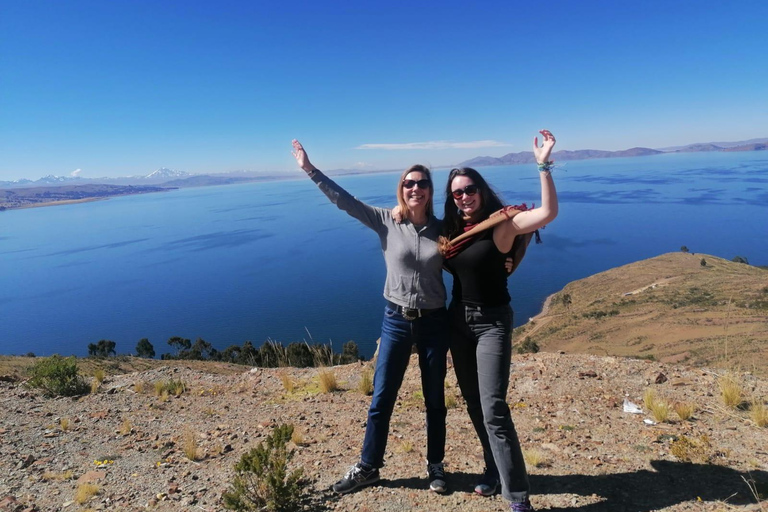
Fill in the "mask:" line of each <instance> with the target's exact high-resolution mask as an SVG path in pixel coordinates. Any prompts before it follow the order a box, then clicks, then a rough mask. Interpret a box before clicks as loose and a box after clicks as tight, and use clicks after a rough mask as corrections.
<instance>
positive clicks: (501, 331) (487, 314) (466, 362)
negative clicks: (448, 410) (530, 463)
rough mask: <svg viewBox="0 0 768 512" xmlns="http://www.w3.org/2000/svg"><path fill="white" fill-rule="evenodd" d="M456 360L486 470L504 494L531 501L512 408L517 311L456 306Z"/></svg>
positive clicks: (452, 311)
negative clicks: (509, 397) (509, 390)
mask: <svg viewBox="0 0 768 512" xmlns="http://www.w3.org/2000/svg"><path fill="white" fill-rule="evenodd" d="M449 315H450V326H451V356H452V357H453V367H454V370H455V371H456V378H457V379H458V381H459V387H460V388H461V394H462V396H463V397H464V400H466V402H467V412H468V413H469V417H470V419H471V420H472V424H473V425H474V427H475V432H477V437H479V438H480V443H481V444H482V445H483V456H484V458H485V466H486V469H487V470H488V471H489V472H490V473H491V474H494V473H495V474H496V475H498V477H499V480H500V481H501V492H502V495H503V496H504V497H505V498H506V499H508V500H510V501H515V502H521V501H525V500H526V499H527V498H528V490H529V486H528V474H527V473H526V471H525V460H524V459H523V452H522V450H521V449H520V441H519V440H518V438H517V432H516V431H515V425H514V423H512V415H511V414H510V412H509V406H508V405H507V400H506V399H507V388H508V387H509V365H510V363H511V359H512V341H511V339H510V334H511V332H512V308H511V307H509V305H506V306H499V307H479V306H469V305H464V304H461V303H457V302H452V303H451V306H450V310H449Z"/></svg>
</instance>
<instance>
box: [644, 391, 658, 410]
mask: <svg viewBox="0 0 768 512" xmlns="http://www.w3.org/2000/svg"><path fill="white" fill-rule="evenodd" d="M655 401H656V391H654V390H653V389H651V388H648V389H646V390H645V393H643V405H644V406H645V408H646V409H648V410H649V411H650V410H651V406H652V405H653V403H654V402H655Z"/></svg>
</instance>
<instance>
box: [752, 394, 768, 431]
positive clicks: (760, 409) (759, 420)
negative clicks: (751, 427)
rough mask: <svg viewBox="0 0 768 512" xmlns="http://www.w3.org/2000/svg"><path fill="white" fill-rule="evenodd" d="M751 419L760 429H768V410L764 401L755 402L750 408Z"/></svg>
mask: <svg viewBox="0 0 768 512" xmlns="http://www.w3.org/2000/svg"><path fill="white" fill-rule="evenodd" d="M749 417H750V418H752V421H754V422H755V425H757V426H758V427H760V428H762V427H768V409H766V407H765V403H764V402H763V401H762V400H753V401H752V403H751V404H750V407H749Z"/></svg>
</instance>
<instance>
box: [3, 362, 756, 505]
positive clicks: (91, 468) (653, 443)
mask: <svg viewBox="0 0 768 512" xmlns="http://www.w3.org/2000/svg"><path fill="white" fill-rule="evenodd" d="M413 357H414V358H413V359H412V360H411V365H410V367H409V369H408V372H407V373H406V377H405V381H404V384H403V387H402V389H401V391H400V395H399V400H398V402H397V405H396V408H395V413H394V416H393V418H392V424H391V433H390V438H389V446H388V449H387V454H386V459H385V460H386V465H385V467H384V469H383V470H382V481H381V483H380V484H379V485H377V486H374V487H370V488H366V489H363V490H360V491H359V492H356V493H353V494H350V495H345V496H336V495H333V494H331V493H330V492H329V491H328V487H329V486H330V485H331V484H332V483H333V482H334V481H335V480H336V479H338V478H339V477H340V476H341V475H343V473H344V472H345V471H346V470H347V469H348V467H349V465H351V464H352V463H353V462H354V461H355V460H356V458H357V456H358V454H359V450H360V446H361V443H362V437H363V432H364V429H365V414H366V410H367V407H368V405H369V404H370V397H368V396H365V395H363V394H361V393H360V392H358V391H357V390H356V388H357V385H358V383H359V381H360V378H361V375H362V373H363V370H364V366H363V365H360V364H351V365H345V366H338V367H334V368H333V369H332V371H333V372H334V374H335V376H336V378H337V379H338V381H339V384H340V390H339V391H335V392H332V393H321V392H320V391H319V388H318V385H317V378H318V373H319V370H318V369H294V368H286V369H258V368H257V369H253V370H248V369H246V368H243V367H235V366H223V365H220V364H216V363H207V364H208V365H210V368H211V369H214V370H215V372H216V373H213V372H212V371H209V370H206V369H205V368H204V366H201V365H202V363H200V364H195V365H190V364H188V362H178V361H171V362H165V361H164V362H161V361H152V362H149V363H148V364H147V366H145V368H146V369H144V370H142V371H138V372H132V373H109V374H108V376H107V378H106V379H105V380H104V382H103V383H102V384H101V386H100V388H99V390H98V392H96V393H93V394H89V395H86V396H83V397H81V398H79V399H76V400H73V399H71V398H58V399H51V398H44V397H42V396H41V395H40V394H39V393H38V392H37V391H36V390H30V389H27V388H26V387H25V386H24V385H23V383H21V382H19V381H17V380H15V379H13V378H11V377H2V378H0V408H1V409H2V410H3V414H2V415H0V510H3V511H6V510H13V511H22V510H26V511H61V510H65V511H75V510H85V509H86V508H87V509H89V510H131V511H132V510H147V509H148V510H157V511H179V510H183V511H192V510H203V511H218V510H222V507H221V501H220V498H221V493H222V492H224V491H225V490H226V489H227V488H228V486H229V483H230V482H231V479H232V477H233V474H234V471H233V466H234V464H235V463H236V462H237V461H238V460H239V458H240V456H241V454H243V453H244V452H246V451H247V450H249V449H250V448H252V447H254V446H255V445H257V444H258V443H259V442H261V441H262V440H263V439H264V438H265V437H266V436H267V435H268V434H269V432H270V431H271V429H272V428H273V427H274V426H275V425H278V424H282V423H291V424H293V425H294V426H295V428H296V430H297V432H298V434H299V437H297V438H295V440H296V442H297V443H298V445H294V444H293V443H292V446H293V447H294V448H295V449H296V457H295V459H294V463H295V465H296V466H300V467H303V468H304V470H305V475H306V476H307V478H308V479H309V480H310V481H311V485H310V487H309V491H310V492H309V497H308V499H307V500H306V502H305V507H304V510H307V511H330V510H338V511H353V510H354V511H361V512H380V511H381V512H396V511H409V510H414V511H437V510H439V511H443V512H450V511H457V512H458V511H462V512H481V511H483V512H484V511H487V510H498V511H502V510H507V507H506V504H505V503H504V500H503V499H502V498H501V496H499V495H496V496H494V497H491V498H483V497H480V496H477V495H475V494H473V493H472V487H473V486H474V483H475V481H476V479H477V478H478V476H479V475H480V473H481V472H482V470H483V462H482V453H481V450H480V445H479V442H478V441H477V439H476V438H475V434H474V431H473V429H472V426H471V423H470V421H469V418H468V416H467V414H466V412H465V410H464V403H463V401H462V399H461V398H460V396H459V392H458V389H457V386H456V379H455V376H454V375H453V370H452V369H450V368H449V371H448V376H447V379H446V394H447V396H449V397H451V398H452V399H455V401H456V405H455V406H451V407H449V410H448V420H447V421H448V439H447V446H446V449H447V451H446V459H445V462H446V467H447V470H448V472H449V485H450V492H449V493H448V494H447V495H437V494H435V493H432V492H429V491H428V490H426V487H427V480H426V477H425V463H424V457H425V435H424V413H423V404H422V399H421V396H420V380H419V373H418V364H417V362H416V359H415V357H416V356H413ZM16 359H18V358H13V359H12V358H4V363H5V365H6V366H5V368H6V370H7V369H8V365H9V364H12V363H13V361H14V360H16ZM20 362H22V363H26V362H28V361H26V360H25V361H20ZM89 364H94V361H90V362H89ZM142 365H144V363H142ZM150 366H151V368H150ZM107 367H108V368H109V369H110V371H116V370H115V368H114V365H111V364H110V363H109V362H108V361H107ZM91 368H92V367H91ZM661 376H663V377H664V379H666V380H664V379H662V378H661ZM170 379H173V380H175V381H177V382H178V381H180V382H183V383H184V384H185V385H186V391H185V392H183V393H182V394H180V395H179V396H174V395H170V396H167V395H166V396H162V395H161V396H158V395H156V394H155V393H154V391H153V390H154V387H155V383H164V382H168V381H169V380H170ZM737 379H738V382H739V383H740V385H741V386H742V387H743V389H744V390H746V393H747V398H748V399H751V398H757V399H758V400H761V401H762V402H763V403H764V402H765V398H766V397H768V381H766V380H762V379H758V378H756V377H754V376H751V375H745V374H740V375H739V376H738V377H737ZM286 381H289V382H291V383H292V384H293V389H292V391H288V390H287V389H286V387H285V385H284V384H283V382H286ZM657 382H658V383H657ZM717 383H718V375H717V372H714V371H710V370H703V369H694V368H691V367H687V366H680V365H668V364H663V363H659V362H651V361H641V360H637V359H634V360H633V359H624V358H616V357H598V356H590V355H561V354H556V353H539V354H525V355H516V356H515V360H514V368H513V372H512V377H511V385H510V388H509V393H508V402H509V404H510V406H511V408H512V410H513V417H514V419H515V423H516V426H517V430H518V433H519V436H520V440H521V443H522V445H523V448H524V450H525V451H526V453H527V455H528V465H529V473H530V475H531V476H530V480H531V486H532V489H533V493H534V494H533V496H532V501H533V504H534V505H535V506H536V508H537V510H551V511H565V510H571V511H584V512H616V511H633V512H638V511H640V512H646V511H647V512H650V511H652V510H654V511H655V510H664V511H676V512H683V511H686V512H688V511H697V512H698V511H713V512H714V511H722V510H744V511H758V510H763V511H766V510H768V504H766V502H765V501H763V502H762V504H758V503H757V500H756V498H755V497H754V496H753V494H752V492H751V491H750V488H749V486H748V485H747V483H746V482H745V480H744V479H747V480H749V481H754V482H755V484H754V485H755V486H756V488H757V492H758V493H762V496H763V499H765V496H768V451H766V446H768V428H765V427H759V426H757V425H756V424H755V423H754V421H753V420H751V419H750V415H749V413H748V412H746V411H741V410H734V409H728V408H726V407H725V406H724V405H723V404H722V403H721V401H720V398H719V396H718V395H719V392H718V384H717ZM649 389H651V390H653V391H654V392H655V393H656V394H657V396H659V397H662V398H663V399H664V400H666V401H668V402H669V403H677V402H680V403H687V404H691V405H693V406H694V407H695V410H696V412H694V414H693V416H692V418H691V419H689V420H686V421H683V420H681V419H679V418H678V417H677V416H675V413H672V415H671V416H670V419H669V422H667V423H657V424H648V423H646V422H645V421H644V420H647V419H650V418H651V416H650V414H649V413H648V412H645V413H644V414H631V413H628V412H624V410H623V405H622V403H623V400H624V398H625V397H626V398H629V400H631V401H632V402H634V403H635V404H638V405H640V406H641V407H642V404H643V395H644V394H645V393H646V391H648V390H649ZM682 439H687V440H689V441H690V443H693V444H689V445H687V446H688V448H685V446H686V445H685V444H683V445H679V443H680V442H682V441H680V440H682ZM675 440H677V441H675ZM675 442H677V443H678V444H677V445H676V444H673V443H675ZM190 443H191V445H192V449H193V451H196V455H197V457H196V458H197V460H196V461H192V460H190V459H188V458H187V456H185V451H186V452H188V451H189V445H190ZM676 446H683V448H684V449H683V450H682V451H680V450H677V451H675V452H674V453H673V449H675V447H676ZM676 454H677V455H676ZM680 456H682V457H693V463H688V462H683V461H682V460H680V458H679V457H680ZM85 483H91V484H93V485H96V486H97V487H98V494H97V495H95V496H94V497H92V498H91V499H90V500H88V501H86V502H85V503H83V504H82V505H78V504H77V503H76V502H75V501H74V498H75V494H76V490H77V488H78V487H79V486H81V485H82V484H85ZM649 489H652V490H653V492H649V491H648V490H649ZM761 506H762V507H763V508H762V509H761V508H760V507H761Z"/></svg>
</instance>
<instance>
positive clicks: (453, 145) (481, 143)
mask: <svg viewBox="0 0 768 512" xmlns="http://www.w3.org/2000/svg"><path fill="white" fill-rule="evenodd" d="M502 146H510V144H507V143H505V142H500V141H498V140H473V141H469V142H451V141H448V140H433V141H428V142H406V143H403V144H361V145H359V146H357V147H356V148H355V149H383V150H387V151H396V150H403V149H477V148H497V147H502Z"/></svg>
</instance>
